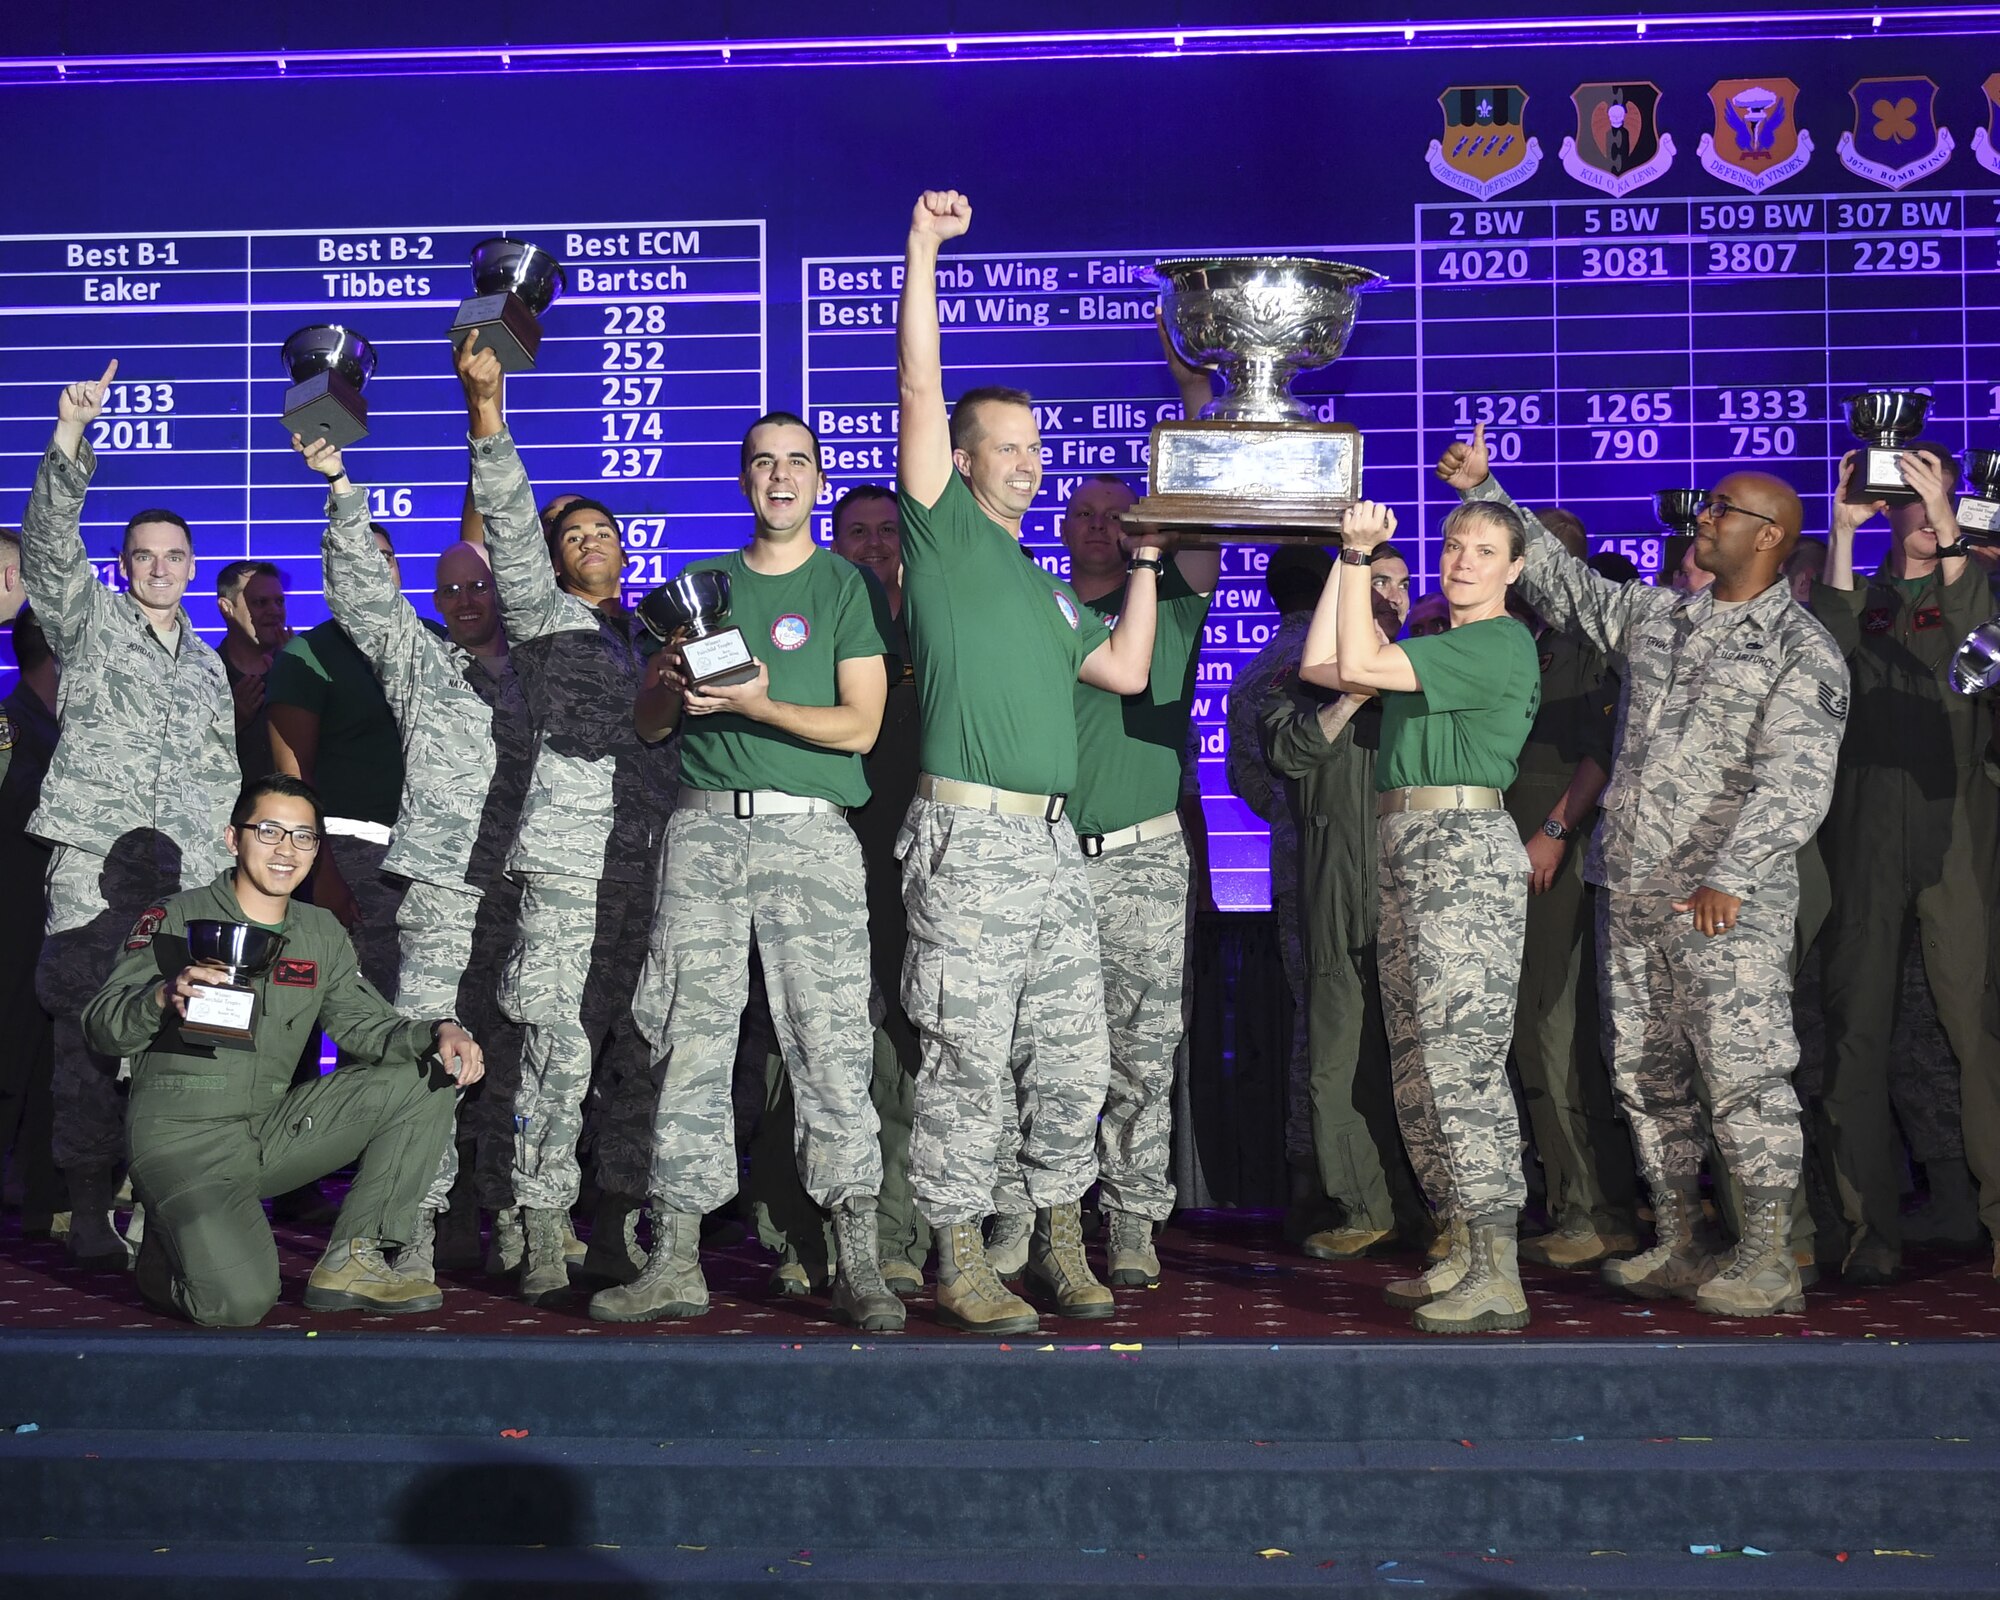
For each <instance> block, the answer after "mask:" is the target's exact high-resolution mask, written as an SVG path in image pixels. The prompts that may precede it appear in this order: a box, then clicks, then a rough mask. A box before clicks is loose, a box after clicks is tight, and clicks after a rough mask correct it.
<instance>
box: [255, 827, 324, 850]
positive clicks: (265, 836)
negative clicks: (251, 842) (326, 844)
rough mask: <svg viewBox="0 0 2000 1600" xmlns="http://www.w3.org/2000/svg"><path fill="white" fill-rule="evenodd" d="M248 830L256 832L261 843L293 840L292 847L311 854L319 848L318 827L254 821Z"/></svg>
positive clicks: (270, 843)
mask: <svg viewBox="0 0 2000 1600" xmlns="http://www.w3.org/2000/svg"><path fill="white" fill-rule="evenodd" d="M248 831H249V832H251V833H254V834H256V836H257V842H258V843H259V844H268V845H278V844H283V843H284V842H285V840H287V839H290V840H291V841H292V848H293V849H295V850H298V851H302V852H303V853H304V854H306V855H311V854H312V853H313V852H314V851H315V850H317V849H318V848H319V830H318V829H317V828H288V827H286V826H285V825H284V824H283V823H282V822H253V823H250V824H249V825H248Z"/></svg>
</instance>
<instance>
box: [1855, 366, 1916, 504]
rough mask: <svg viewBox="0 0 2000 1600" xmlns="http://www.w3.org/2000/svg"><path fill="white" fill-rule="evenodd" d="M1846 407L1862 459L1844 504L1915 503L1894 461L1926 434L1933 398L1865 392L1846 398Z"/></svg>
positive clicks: (1901, 391) (1911, 391)
mask: <svg viewBox="0 0 2000 1600" xmlns="http://www.w3.org/2000/svg"><path fill="white" fill-rule="evenodd" d="M1846 405H1847V425H1848V427H1849V428H1851V429H1852V430H1853V431H1854V437H1855V438H1856V439H1858V440H1860V441H1861V445H1862V451H1861V460H1860V461H1859V462H1857V463H1856V465H1855V470H1854V476H1853V477H1852V478H1851V479H1849V480H1848V485H1847V503H1848V504H1849V505H1868V504H1870V503H1872V502H1873V501H1876V500H1887V501H1889V502H1891V503H1892V504H1893V503H1895V502H1898V501H1902V502H1908V501H1911V500H1914V499H1916V498H1917V496H1916V493H1915V491H1914V490H1912V489H1911V488H1910V487H1909V486H1908V485H1907V484H1906V483H1904V482H1903V473H1902V469H1901V468H1900V467H1898V466H1897V465H1896V457H1897V456H1899V455H1901V454H1902V453H1903V450H1904V448H1905V447H1906V446H1907V445H1908V444H1909V443H1910V442H1911V441H1912V440H1914V439H1915V438H1917V437H1918V435H1920V434H1921V433H1922V432H1923V431H1924V417H1925V414H1926V413H1928V412H1929V410H1930V408H1931V397H1930V396H1929V395H1927V394H1919V393H1917V392H1916V391H1915V390H1914V389H1868V390H1864V391H1863V392H1862V393H1860V394H1857V395H1850V396H1849V397H1848V399H1847V401H1846Z"/></svg>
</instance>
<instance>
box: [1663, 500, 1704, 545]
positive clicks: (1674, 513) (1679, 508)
mask: <svg viewBox="0 0 2000 1600" xmlns="http://www.w3.org/2000/svg"><path fill="white" fill-rule="evenodd" d="M1707 504H1708V491H1707V490H1706V489H1662V490H1661V491H1660V492H1659V493H1658V494H1656V495H1654V496H1653V514H1654V515H1655V516H1657V517H1658V518H1659V519H1660V526H1661V527H1663V528H1667V529H1669V530H1671V531H1672V532H1674V533H1676V534H1678V535H1680V536H1681V537H1682V538H1684V539H1685V538H1691V537H1692V536H1693V534H1694V526H1695V524H1696V523H1697V522H1699V521H1701V512H1702V507H1704V506H1705V505H1707Z"/></svg>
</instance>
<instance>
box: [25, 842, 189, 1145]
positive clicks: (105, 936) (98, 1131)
mask: <svg viewBox="0 0 2000 1600" xmlns="http://www.w3.org/2000/svg"><path fill="white" fill-rule="evenodd" d="M180 876H181V862H180V852H179V850H178V849H177V848H176V847H175V846H174V844H173V843H172V842H171V841H170V840H168V839H167V838H166V837H165V836H164V835H161V834H157V833H154V832H152V831H150V830H145V831H137V832H134V833H130V834H127V835H126V836H125V838H123V839H121V840H120V841H119V842H118V845H117V846H116V847H115V848H114V849H113V851H112V853H111V854H110V855H109V856H99V855H92V854H91V853H90V852H89V851H87V850H78V849H76V848H75V847H74V846H72V845H66V844H59V845H57V846H56V848H55V853H54V854H53V855H52V856H50V858H49V868H48V875H47V877H46V878H45V879H44V880H43V881H44V884H45V886H46V889H47V894H48V922H47V929H48V936H47V938H46V939H45V940H44V942H43V944H42V953H41V957H40V960H39V961H38V963H37V964H36V967H35V993H36V994H37V996H39V997H40V999H41V1002H42V1007H43V1009H44V1010H46V1011H47V1012H48V1013H49V1015H50V1016H51V1017H53V1018H54V1019H55V1070H54V1076H53V1079H52V1083H51V1094H52V1096H53V1101H54V1119H55V1129H54V1148H55V1161H56V1165H57V1166H58V1167H61V1168H62V1169H63V1170H65V1171H71V1170H75V1171H90V1170H92V1169H94V1168H100V1167H116V1166H119V1165H120V1164H122V1163H123V1161H124V1160H125V1096H124V1095H123V1093H121V1092H120V1088H119V1083H118V1078H119V1072H120V1064H119V1062H118V1060H117V1058H116V1057H113V1056H101V1055H99V1054H97V1052H96V1051H94V1050H92V1049H91V1048H90V1047H89V1046H88V1045H87V1044H85V1043H84V1040H83V1028H82V1025H81V1024H80V1023H79V1022H78V1020H77V1019H78V1018H79V1017H81V1016H82V1015H83V1008H84V1007H85V1006H87V1005H88V1004H89V1003H90V1001H91V998H92V997H93V996H94V995H95V994H96V993H97V991H98V990H99V989H101V988H103V987H104V980H105V979H106V978H108V977H110V976H111V968H112V965H113V964H114V963H115V962H116V961H117V959H118V953H119V951H120V949H121V948H122V947H123V945H124V943H125V940H126V938H127V936H128V935H130V933H131V932H132V926H133V924H134V923H136V922H137V921H138V920H139V918H140V917H141V915H143V914H144V913H145V912H146V911H147V910H149V909H151V908H152V907H154V906H163V905H165V904H166V901H167V898H168V897H169V896H170V895H173V894H176V893H178V892H179V890H180Z"/></svg>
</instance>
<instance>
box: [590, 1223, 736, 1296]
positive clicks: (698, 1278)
mask: <svg viewBox="0 0 2000 1600" xmlns="http://www.w3.org/2000/svg"><path fill="white" fill-rule="evenodd" d="M707 1310H708V1280H707V1279H706V1278H704V1277H703V1276H702V1275H701V1218H700V1216H699V1215H697V1214H696V1213H694V1212H692V1211H655V1212H654V1213H653V1253H652V1254H651V1255H650V1256H648V1257H647V1258H646V1268H645V1270H644V1271H643V1272H641V1273H640V1274H639V1276H638V1277H637V1278H636V1279H634V1280H633V1281H632V1282H631V1283H629V1284H620V1285H619V1286H618V1287H616V1288H613V1289H600V1290H598V1292H597V1293H596V1294H594V1295H592V1296H591V1297H590V1315H591V1319H592V1320H593V1321H596V1322H656V1321H659V1320H660V1319H662V1318H666V1317H675V1318H679V1317H698V1316H700V1315H701V1314H702V1313H703V1312H705V1311H707Z"/></svg>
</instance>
